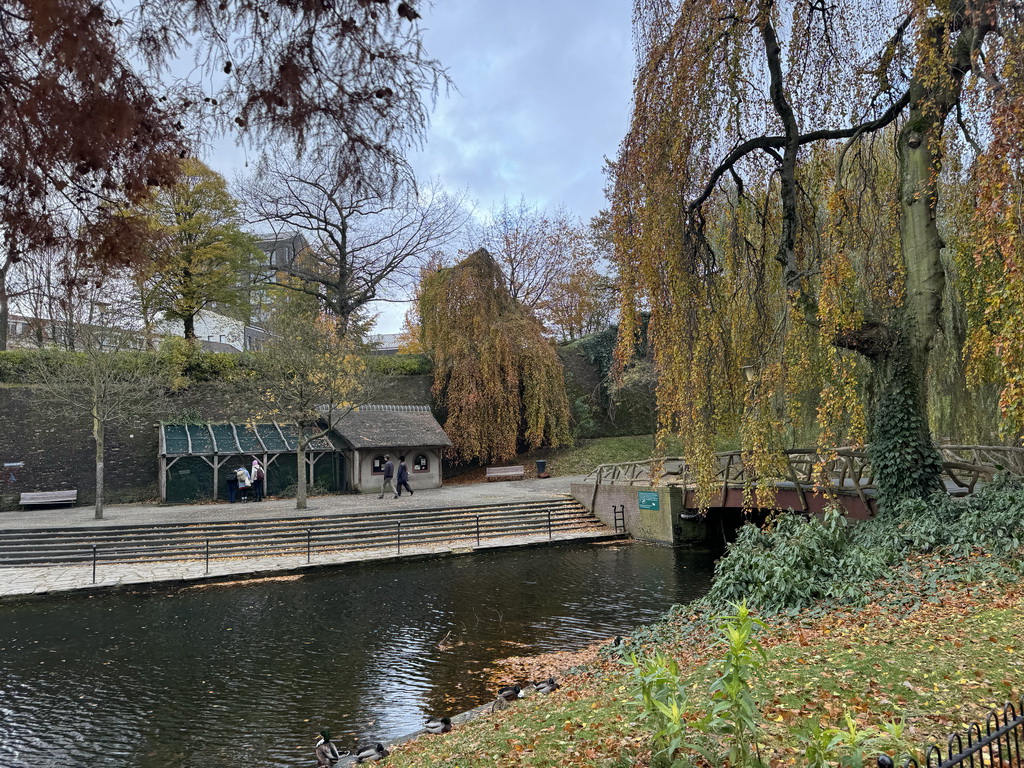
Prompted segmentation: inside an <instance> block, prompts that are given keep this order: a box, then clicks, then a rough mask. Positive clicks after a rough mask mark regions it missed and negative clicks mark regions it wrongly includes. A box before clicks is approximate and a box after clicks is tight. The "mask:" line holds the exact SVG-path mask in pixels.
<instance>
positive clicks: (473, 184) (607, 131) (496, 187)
mask: <svg viewBox="0 0 1024 768" xmlns="http://www.w3.org/2000/svg"><path fill="white" fill-rule="evenodd" d="M631 5H632V4H631V3H630V2H628V0H591V1H590V2H586V3H581V2H578V1H577V2H568V1H567V0H517V1H516V2H508V3H505V2H495V0H438V1H437V2H436V3H435V4H434V6H433V7H432V8H430V7H425V8H422V11H423V18H422V19H421V20H420V22H419V23H420V25H421V28H422V30H423V40H424V43H425V45H426V48H427V52H428V53H429V54H430V55H431V56H433V57H434V58H436V59H438V60H439V61H440V62H441V63H442V64H443V65H444V66H445V67H446V68H447V69H448V72H449V74H450V75H451V77H452V80H454V82H455V85H456V87H457V88H458V92H452V93H451V94H449V96H448V97H447V98H444V97H442V98H441V99H440V100H439V102H438V105H437V108H436V110H435V112H434V116H433V120H432V124H431V130H430V134H429V137H428V144H427V147H426V150H425V151H424V152H423V153H421V154H419V155H417V156H414V157H413V163H414V166H415V167H416V169H417V171H418V172H419V174H420V176H424V177H426V176H438V177H439V178H440V179H441V181H442V182H443V183H444V184H445V186H448V187H452V188H456V189H460V188H462V189H468V191H469V194H470V197H472V198H473V199H475V200H477V201H478V202H479V204H480V205H481V206H482V208H484V209H488V208H490V207H491V206H492V205H493V204H494V203H496V202H497V203H500V201H501V199H502V198H503V197H508V198H510V199H518V197H519V196H520V195H523V196H525V197H526V198H527V200H530V201H532V202H535V203H537V204H538V205H540V206H549V205H559V204H565V205H566V206H567V207H568V208H569V210H570V211H572V212H573V213H575V214H576V215H578V216H580V217H582V218H584V219H589V218H590V217H591V216H593V215H594V214H596V213H597V212H598V210H600V209H601V208H602V207H604V195H603V191H602V190H603V185H604V179H603V176H602V174H601V167H602V162H603V161H602V158H603V157H604V156H606V155H607V156H609V157H614V156H615V152H616V149H617V147H618V144H619V141H620V140H621V139H622V137H623V135H624V134H625V131H626V127H627V122H628V118H629V101H630V96H631V92H632V76H633V53H632V36H631V35H632V32H631V27H630V15H631Z"/></svg>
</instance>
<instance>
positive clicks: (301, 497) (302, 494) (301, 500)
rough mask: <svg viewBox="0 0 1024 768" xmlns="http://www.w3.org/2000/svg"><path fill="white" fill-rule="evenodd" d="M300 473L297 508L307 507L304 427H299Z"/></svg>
mask: <svg viewBox="0 0 1024 768" xmlns="http://www.w3.org/2000/svg"><path fill="white" fill-rule="evenodd" d="M295 460H296V468H297V469H298V474H297V477H296V481H295V508H296V509H305V508H306V442H305V441H304V440H303V438H302V427H301V426H300V427H299V441H298V447H297V448H296V450H295Z"/></svg>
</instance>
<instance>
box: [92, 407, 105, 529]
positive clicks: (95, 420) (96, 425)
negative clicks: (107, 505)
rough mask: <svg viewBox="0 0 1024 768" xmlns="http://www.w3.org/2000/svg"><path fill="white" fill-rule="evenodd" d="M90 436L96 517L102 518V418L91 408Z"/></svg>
mask: <svg viewBox="0 0 1024 768" xmlns="http://www.w3.org/2000/svg"><path fill="white" fill-rule="evenodd" d="M92 437H93V441H94V442H95V443H96V519H97V520H102V519H103V439H104V428H103V420H102V419H101V418H100V417H99V414H98V412H97V410H96V408H95V407H94V408H93V410H92Z"/></svg>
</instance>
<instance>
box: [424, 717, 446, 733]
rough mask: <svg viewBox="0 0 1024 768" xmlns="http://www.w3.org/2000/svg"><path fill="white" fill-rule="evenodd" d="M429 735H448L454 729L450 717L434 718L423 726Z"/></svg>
mask: <svg viewBox="0 0 1024 768" xmlns="http://www.w3.org/2000/svg"><path fill="white" fill-rule="evenodd" d="M423 727H424V728H425V729H426V731H427V733H448V731H450V730H451V729H452V719H451V718H450V717H432V718H430V719H429V720H427V722H426V723H425V724H424V725H423Z"/></svg>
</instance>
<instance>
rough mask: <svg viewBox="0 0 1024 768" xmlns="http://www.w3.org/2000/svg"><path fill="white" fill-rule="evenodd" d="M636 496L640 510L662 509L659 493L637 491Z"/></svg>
mask: <svg viewBox="0 0 1024 768" xmlns="http://www.w3.org/2000/svg"><path fill="white" fill-rule="evenodd" d="M636 495H637V504H638V505H639V506H640V509H661V505H660V503H659V501H658V492H657V491H637V492H636Z"/></svg>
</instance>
